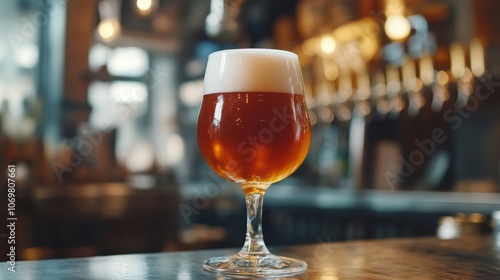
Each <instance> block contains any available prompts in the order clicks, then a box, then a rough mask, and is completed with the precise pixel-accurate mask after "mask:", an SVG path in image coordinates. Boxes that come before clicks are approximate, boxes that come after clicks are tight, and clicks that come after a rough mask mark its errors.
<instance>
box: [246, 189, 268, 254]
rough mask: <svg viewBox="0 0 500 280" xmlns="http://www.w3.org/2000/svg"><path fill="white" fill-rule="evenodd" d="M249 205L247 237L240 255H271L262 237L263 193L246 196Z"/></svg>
mask: <svg viewBox="0 0 500 280" xmlns="http://www.w3.org/2000/svg"><path fill="white" fill-rule="evenodd" d="M245 199H246V205H247V235H246V239H245V245H243V248H242V249H241V251H240V254H245V255H269V254H270V253H269V250H267V248H266V244H264V236H263V235H262V202H263V199H264V193H263V192H253V193H248V194H247V195H245Z"/></svg>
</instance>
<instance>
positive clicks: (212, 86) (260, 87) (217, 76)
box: [203, 49, 304, 94]
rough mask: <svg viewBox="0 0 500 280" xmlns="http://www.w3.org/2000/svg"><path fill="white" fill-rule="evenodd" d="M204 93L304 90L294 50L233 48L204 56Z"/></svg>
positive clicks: (293, 92) (300, 91) (297, 92)
mask: <svg viewBox="0 0 500 280" xmlns="http://www.w3.org/2000/svg"><path fill="white" fill-rule="evenodd" d="M203 92H204V94H209V93H221V92H282V93H292V94H303V93H304V82H303V79H302V71H301V69H300V64H299V60H298V57H297V55H296V54H294V53H292V52H288V51H282V50H274V49H234V50H225V51H218V52H214V53H212V54H210V56H209V57H208V63H207V69H206V72H205V79H204V90H203Z"/></svg>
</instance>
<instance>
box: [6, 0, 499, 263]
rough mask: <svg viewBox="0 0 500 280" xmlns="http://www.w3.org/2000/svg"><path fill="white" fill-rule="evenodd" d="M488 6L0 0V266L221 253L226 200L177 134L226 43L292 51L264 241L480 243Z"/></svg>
mask: <svg viewBox="0 0 500 280" xmlns="http://www.w3.org/2000/svg"><path fill="white" fill-rule="evenodd" d="M497 11H500V2H499V1H494V0H481V1H472V0H456V1H452V0H412V1H403V0H373V1H371V0H354V1H349V0H293V1H285V0H275V1H265V0H210V1H208V0H189V1H187V0H87V1H77V0H71V1H66V0H18V1H11V0H0V165H1V168H2V170H5V172H4V171H1V172H0V180H1V181H0V182H2V183H1V185H2V186H4V185H5V186H7V184H6V182H7V171H6V170H7V166H8V165H15V167H16V215H17V218H18V221H17V224H16V225H17V227H16V232H17V236H16V250H17V256H18V259H24V260H33V259H46V258H66V257H80V256H94V255H108V254H123V253H143V252H160V251H180V250H194V249H207V248H220V247H240V246H241V244H242V243H243V238H244V233H245V212H244V211H245V208H244V198H243V194H242V192H241V190H240V189H239V188H238V187H237V186H235V185H234V184H232V183H228V182H225V181H223V180H222V179H221V178H219V177H217V176H216V175H215V174H214V173H213V172H212V171H211V170H210V169H209V168H208V167H207V165H206V164H205V162H204V160H203V158H202V157H201V155H200V153H199V150H198V146H197V142H196V130H195V129H196V121H197V117H198V111H199V107H200V104H201V100H202V87H203V84H202V78H203V75H204V68H205V63H206V61H207V57H208V54H210V53H211V52H213V51H217V50H221V49H227V48H242V47H266V48H277V49H284V50H289V51H293V52H295V53H297V54H298V55H299V58H300V61H301V64H302V67H303V69H302V70H303V74H304V79H305V82H306V94H307V102H308V106H309V112H310V117H311V122H312V125H313V140H312V145H311V148H310V151H309V154H308V157H307V159H306V161H305V162H304V164H303V165H302V166H301V167H300V169H299V170H298V171H297V172H296V173H295V174H293V175H292V176H291V177H290V178H288V179H286V180H284V181H283V182H280V183H277V184H276V185H275V186H273V187H271V188H270V189H269V191H268V194H267V195H266V203H265V204H264V205H265V206H264V223H265V224H264V234H265V236H266V243H267V244H268V245H269V246H272V245H284V244H301V243H315V242H324V241H338V240H353V239H367V238H391V237H404V236H430V235H437V236H439V237H440V238H454V237H457V236H461V235H468V234H478V233H487V232H491V230H492V225H493V222H492V213H493V211H495V210H500V209H499V208H500V35H499V33H498V30H497V29H498V27H499V26H500V18H499V17H498V16H497V15H496V13H497ZM4 182H5V184H4ZM0 192H1V194H2V196H1V201H0V206H1V207H2V208H1V210H0V219H1V220H2V221H6V218H7V187H2V189H1V190H0ZM7 246H8V244H7V229H5V228H4V229H3V230H0V247H1V248H3V249H2V252H6V251H7ZM4 249H5V250H4ZM0 259H6V256H5V255H4V256H2V257H1V258H0Z"/></svg>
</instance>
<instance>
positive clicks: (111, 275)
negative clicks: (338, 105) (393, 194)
mask: <svg viewBox="0 0 500 280" xmlns="http://www.w3.org/2000/svg"><path fill="white" fill-rule="evenodd" d="M270 249H271V251H272V252H273V253H275V254H279V255H286V256H290V257H296V258H301V259H303V260H305V261H306V262H307V263H308V266H309V268H308V271H307V272H306V273H305V274H303V275H299V276H295V277H291V278H288V279H324V280H327V279H328V280H333V279H384V280H386V279H488V280H489V279H492V280H494V279H500V244H498V242H497V241H495V240H494V239H493V238H491V237H490V236H477V237H465V238H459V239H452V240H440V239H436V238H411V239H409V238H407V239H382V240H369V241H351V242H338V243H329V242H326V240H318V243H316V244H310V245H302V246H294V247H275V248H270ZM236 251H237V249H218V250H206V251H187V252H175V253H153V254H135V255H114V256H100V257H90V258H74V259H52V260H41V261H18V262H16V268H15V269H16V272H15V273H13V272H10V271H8V270H7V268H8V267H9V266H8V263H3V264H1V265H0V269H1V270H0V279H50V280H54V279H106V280H111V279H179V280H199V279H230V278H226V277H222V276H220V275H215V274H211V273H208V272H205V271H204V270H203V268H202V265H201V264H202V262H203V260H205V259H207V258H209V257H213V256H219V255H229V254H233V253H235V252H236Z"/></svg>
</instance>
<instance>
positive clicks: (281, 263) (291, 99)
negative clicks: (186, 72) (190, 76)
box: [197, 49, 311, 276]
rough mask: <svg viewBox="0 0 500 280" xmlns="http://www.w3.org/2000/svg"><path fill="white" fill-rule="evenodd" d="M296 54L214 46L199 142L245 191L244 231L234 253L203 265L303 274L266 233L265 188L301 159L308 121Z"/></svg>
mask: <svg viewBox="0 0 500 280" xmlns="http://www.w3.org/2000/svg"><path fill="white" fill-rule="evenodd" d="M303 91H304V84H303V79H302V72H301V69H300V65H299V62H298V57H297V55H295V54H294V53H291V52H287V51H281V50H273V49H234V50H225V51H219V52H215V53H212V54H211V55H210V56H209V59H208V63H207V67H206V73H205V78H204V96H203V103H202V106H201V110H200V115H199V118H198V126H197V135H198V145H199V147H200V150H201V153H202V155H203V157H204V158H205V160H206V162H207V163H208V165H209V166H210V167H211V168H212V169H213V170H214V172H215V173H217V174H218V175H220V176H222V177H223V178H225V179H227V180H229V181H232V182H236V183H238V184H239V185H240V187H241V189H242V190H243V193H244V194H245V200H246V206H247V233H246V239H245V243H244V246H243V248H242V249H241V251H240V252H239V253H237V254H236V255H234V256H228V257H214V258H211V259H208V260H206V261H205V262H204V264H203V267H204V268H205V269H206V270H208V271H212V272H216V273H220V274H226V275H237V276H239V275H247V276H286V275H295V274H301V273H303V272H305V271H306V270H307V264H306V263H305V262H303V261H301V260H296V259H292V258H287V257H279V256H276V255H273V254H271V253H270V252H269V251H268V249H267V248H266V245H265V244H264V238H263V235H262V223H261V222H262V201H263V198H264V194H265V192H266V190H267V188H268V187H269V186H270V185H271V184H272V183H275V182H277V181H280V180H282V179H284V178H286V177H287V176H289V175H290V174H291V173H293V172H294V171H295V170H296V169H297V168H298V167H299V165H300V164H301V163H302V162H303V161H304V158H305V157H306V154H307V151H308V149H309V145H310V142H311V127H310V123H309V117H308V114H307V107H306V104H305V98H304V94H303Z"/></svg>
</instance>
